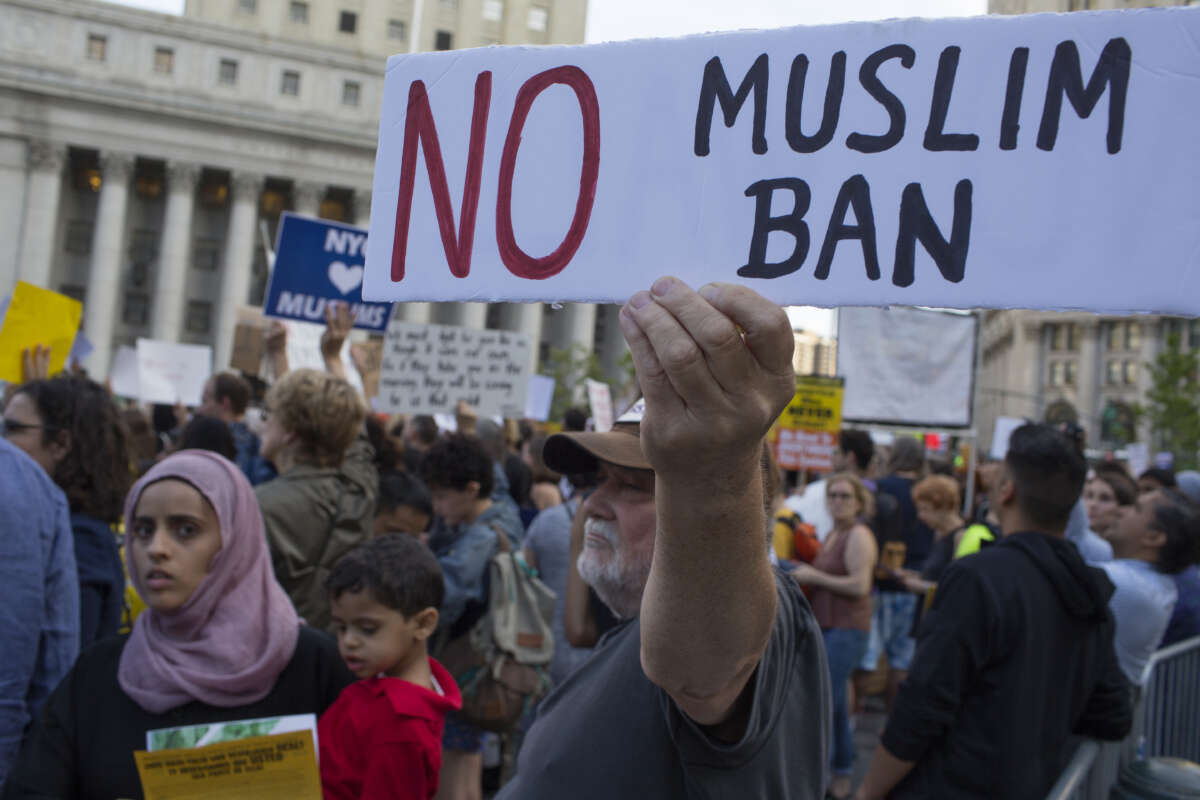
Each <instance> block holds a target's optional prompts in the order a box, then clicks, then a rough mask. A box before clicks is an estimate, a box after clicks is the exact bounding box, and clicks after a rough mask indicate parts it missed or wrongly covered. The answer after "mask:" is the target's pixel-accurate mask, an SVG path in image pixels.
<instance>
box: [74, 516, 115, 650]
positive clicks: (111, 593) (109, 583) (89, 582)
mask: <svg viewBox="0 0 1200 800" xmlns="http://www.w3.org/2000/svg"><path fill="white" fill-rule="evenodd" d="M71 533H72V534H73V535H74V537H75V566H76V568H77V569H78V570H79V649H80V650H81V651H82V650H86V649H88V648H89V647H91V646H92V643H93V642H95V641H98V640H100V639H104V638H106V637H109V636H115V635H116V634H117V629H118V628H120V627H121V608H122V604H123V602H124V599H125V568H124V567H123V566H122V565H121V552H120V549H119V548H118V547H117V537H116V536H115V535H114V534H113V532H112V528H110V527H109V526H108V524H107V523H106V522H104V521H103V520H98V519H96V518H95V517H89V516H88V515H87V514H80V513H75V514H72V515H71Z"/></svg>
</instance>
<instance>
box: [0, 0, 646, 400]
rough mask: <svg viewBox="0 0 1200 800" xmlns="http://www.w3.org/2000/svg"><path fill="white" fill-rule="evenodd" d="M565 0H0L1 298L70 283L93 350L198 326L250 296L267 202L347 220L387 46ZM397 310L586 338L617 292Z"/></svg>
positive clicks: (357, 195) (528, 32)
mask: <svg viewBox="0 0 1200 800" xmlns="http://www.w3.org/2000/svg"><path fill="white" fill-rule="evenodd" d="M585 12H586V0H482V2H481V1H480V0H188V2H187V6H186V10H185V14H184V15H183V16H175V15H167V14H158V13H153V12H148V11H141V10H136V9H132V8H128V7H124V6H117V5H112V4H109V3H104V2H97V1H96V0H0V20H3V22H2V23H0V185H3V187H4V191H3V192H2V193H0V238H2V239H3V241H6V242H9V243H10V246H9V247H5V248H2V249H0V296H3V295H5V294H7V293H8V291H9V290H10V288H11V287H12V285H13V283H14V282H15V281H16V280H17V279H22V280H26V281H29V282H31V283H34V284H37V285H40V286H45V287H48V288H51V289H54V290H56V291H60V292H63V293H65V294H69V295H72V296H74V297H77V298H79V299H81V300H83V301H84V308H85V312H84V329H85V333H86V335H87V336H88V338H89V340H90V341H91V342H92V343H93V344H94V345H95V348H96V349H95V351H94V352H93V353H92V355H91V356H90V357H89V358H88V359H87V361H86V365H87V367H88V368H89V370H90V371H91V373H92V374H93V375H98V376H103V375H105V374H106V373H107V372H108V369H109V367H110V361H111V357H112V353H113V352H115V350H116V348H117V346H119V345H121V344H132V343H133V342H134V341H135V340H136V339H137V338H138V337H150V338H154V339H162V340H167V341H182V342H190V343H203V344H212V345H214V347H215V365H214V366H215V367H217V368H221V367H223V366H224V365H225V364H227V363H228V359H229V354H230V349H231V345H232V336H233V332H234V328H235V321H236V318H237V312H238V309H239V307H241V306H244V305H247V304H249V305H255V304H258V303H261V301H262V296H263V292H264V289H265V284H266V277H267V263H266V258H265V256H264V248H263V247H262V243H263V238H264V237H266V238H267V239H270V238H271V237H273V232H274V229H275V226H276V224H277V222H278V219H279V215H280V213H281V212H282V211H284V210H292V211H296V212H298V213H301V214H307V215H311V216H321V217H325V218H328V219H334V220H340V221H345V222H350V223H353V224H358V225H364V226H365V225H366V224H367V220H368V218H369V211H370V203H371V185H372V175H373V171H374V165H375V144H376V137H377V135H378V125H379V106H380V102H381V97H382V91H383V80H384V65H385V58H386V56H387V55H389V54H392V53H395V52H406V51H408V50H409V48H410V47H411V46H412V45H413V43H414V42H413V39H414V37H413V32H414V30H415V31H416V32H417V34H418V35H417V36H416V37H415V38H416V42H415V45H416V47H418V48H419V49H439V48H440V49H448V48H451V47H468V46H470V47H474V46H480V45H487V44H493V43H504V44H527V43H543V42H553V43H565V44H573V43H579V42H581V41H582V39H583V26H584V18H585ZM397 316H398V318H400V319H406V320H408V321H423V322H429V321H432V322H444V323H450V324H459V325H468V326H473V327H480V328H482V327H485V326H488V327H496V328H505V329H509V330H519V331H522V332H525V333H528V334H530V335H531V336H532V337H533V339H534V341H535V343H541V345H542V347H541V351H542V352H545V351H546V350H547V349H548V347H549V345H550V344H551V343H553V344H554V345H555V346H558V347H564V346H566V345H569V344H579V345H582V346H584V347H585V348H586V349H588V350H592V349H593V348H595V350H596V352H597V353H598V355H599V356H600V359H601V362H602V363H603V364H605V365H606V366H608V367H609V368H610V369H611V371H612V372H613V373H614V374H615V373H616V372H617V363H618V361H619V359H620V356H621V354H622V352H623V347H624V344H623V342H622V340H621V337H620V332H619V330H618V327H617V321H616V308H614V307H610V306H596V305H591V304H569V305H567V306H564V307H561V308H560V307H551V306H543V305H542V304H493V305H491V306H487V305H484V304H445V305H439V304H434V305H430V304H404V305H402V306H401V307H400V308H398V309H397Z"/></svg>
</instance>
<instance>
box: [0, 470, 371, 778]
mask: <svg viewBox="0 0 1200 800" xmlns="http://www.w3.org/2000/svg"><path fill="white" fill-rule="evenodd" d="M125 531H126V537H127V540H126V548H125V558H126V563H127V566H128V569H129V576H130V579H131V580H132V581H133V585H134V587H135V588H136V589H137V591H138V594H139V595H141V597H142V599H143V600H144V601H145V602H146V606H147V610H146V611H145V612H144V613H142V614H141V615H140V616H139V617H138V619H137V622H136V623H135V624H134V628H133V632H132V633H131V634H130V635H129V636H128V637H118V638H112V639H106V640H102V641H100V642H98V643H97V644H96V645H95V646H93V647H92V648H90V649H88V650H86V651H85V652H84V653H83V655H81V656H80V658H79V660H78V661H77V662H76V664H75V667H74V668H73V669H72V670H71V672H70V673H69V674H68V675H67V677H66V678H64V679H63V682H62V683H61V684H60V685H59V687H58V688H57V689H56V690H55V691H54V693H53V694H52V695H51V696H50V699H49V700H48V701H47V702H46V705H45V710H44V712H43V714H42V717H41V718H40V719H39V720H38V721H37V723H36V724H35V725H34V726H33V728H32V730H31V731H30V733H29V734H28V735H27V737H26V741H25V746H24V748H23V750H22V753H21V756H20V758H19V759H18V760H17V765H16V767H15V768H14V770H13V771H12V773H11V774H10V775H9V779H8V782H7V784H6V785H5V788H4V798H5V800H8V799H9V798H23V797H38V798H44V797H55V798H64V800H73V799H74V798H79V800H90V799H91V798H96V800H101V798H103V800H112V798H117V797H120V798H141V797H142V796H143V795H142V789H141V782H140V781H139V779H138V774H137V767H136V764H135V762H134V758H133V752H134V751H135V750H144V749H146V739H147V736H146V734H147V732H148V731H153V730H156V729H160V728H174V727H178V726H183V725H199V724H203V723H215V722H226V721H233V720H244V719H255V718H260V717H273V716H280V715H287V714H315V715H318V716H319V715H320V714H321V713H322V712H323V711H325V709H326V708H327V707H328V706H329V705H330V704H332V703H333V701H334V700H336V699H337V696H338V694H339V693H340V692H341V690H342V689H343V688H344V687H345V686H347V685H348V684H350V683H351V682H352V681H353V680H354V677H353V676H352V675H351V674H350V673H349V672H348V671H347V669H346V667H345V665H344V664H343V663H342V659H341V658H340V657H339V656H338V651H337V645H336V643H335V641H334V640H333V639H332V638H330V637H328V636H327V635H326V634H324V633H320V632H317V631H315V630H313V629H311V628H308V627H306V626H305V625H303V623H302V622H301V620H300V619H299V618H298V617H297V616H296V612H295V610H294V609H293V608H292V604H291V602H290V601H289V600H288V598H287V595H285V594H284V592H283V589H281V588H280V586H279V584H278V583H276V581H275V576H274V574H273V572H272V571H271V560H270V556H269V554H268V552H267V542H266V537H265V535H264V533H263V523H262V516H261V514H260V513H259V510H258V504H257V502H256V501H255V497H254V491H253V490H252V489H251V488H250V484H249V483H248V482H247V481H246V479H245V477H243V475H242V473H241V471H240V470H238V468H237V467H236V466H235V465H234V464H232V463H231V462H229V461H226V460H225V459H224V458H222V457H220V456H218V455H216V454H215V453H209V452H204V451H199V450H186V451H183V452H181V453H177V454H175V455H173V456H171V457H169V458H167V459H165V460H164V461H162V462H161V463H160V464H158V465H157V466H155V467H154V468H153V469H151V470H150V471H149V472H148V473H147V474H146V476H145V477H144V478H142V479H141V480H140V481H138V482H137V484H135V485H134V487H133V489H132V490H131V491H130V492H129V497H128V498H127V500H126V503H125Z"/></svg>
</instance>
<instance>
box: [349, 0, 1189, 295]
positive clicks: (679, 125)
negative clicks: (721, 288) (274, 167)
mask: <svg viewBox="0 0 1200 800" xmlns="http://www.w3.org/2000/svg"><path fill="white" fill-rule="evenodd" d="M1197 41H1200V9H1189V8H1169V9H1147V10H1132V11H1106V12H1094V13H1076V14H1040V15H1023V16H986V17H975V18H969V19H947V20H891V21H888V22H870V23H853V24H845V25H831V26H820V27H796V28H784V29H778V30H768V31H744V32H737V33H722V34H711V35H704V36H692V37H686V38H681V39H657V40H641V41H632V42H616V43H607V44H598V45H587V46H579V47H488V48H481V49H474V50H455V51H453V52H449V53H414V54H411V55H398V56H393V57H392V58H391V59H390V60H389V61H388V68H387V80H386V84H385V87H384V101H383V108H382V114H381V120H380V128H379V130H380V137H379V148H378V155H377V161H376V168H375V183H374V191H373V195H372V196H373V198H374V200H373V203H372V216H371V228H370V236H369V237H368V241H367V261H366V265H367V272H366V278H365V283H364V290H363V294H364V297H366V298H368V299H370V300H402V301H403V300H461V301H486V300H543V301H555V300H581V301H624V300H625V299H627V298H628V297H629V296H630V294H632V293H633V292H634V291H636V290H639V289H644V288H646V287H647V286H648V285H649V283H650V281H651V280H652V279H653V278H654V277H656V276H657V275H660V274H663V273H668V272H671V273H675V274H678V275H680V276H681V277H682V278H684V279H685V280H687V281H689V282H690V283H692V284H693V285H697V284H702V283H705V282H708V281H732V282H738V283H744V284H746V285H749V286H752V287H754V288H755V289H757V290H758V291H760V292H761V293H763V294H764V295H766V296H767V297H769V298H771V299H773V300H775V301H776V302H778V303H780V304H784V305H790V304H807V305H822V306H841V305H889V304H894V305H924V306H936V307H946V308H973V307H1001V308H1003V307H1023V308H1085V309H1090V310H1094V311H1104V312H1124V311H1162V312H1172V313H1185V314H1197V313H1200V269H1198V264H1197V260H1196V255H1195V254H1196V253H1197V252H1200V226H1198V225H1196V224H1195V221H1196V220H1195V210H1194V206H1195V203H1194V200H1195V198H1196V197H1197V196H1198V195H1200V159H1198V158H1195V157H1193V156H1192V154H1191V151H1190V149H1189V145H1188V138H1187V137H1188V132H1189V131H1194V130H1197V129H1200V103H1193V102H1185V101H1184V100H1182V99H1181V98H1189V97H1192V96H1193V95H1194V89H1195V87H1194V83H1195V75H1196V42H1197Z"/></svg>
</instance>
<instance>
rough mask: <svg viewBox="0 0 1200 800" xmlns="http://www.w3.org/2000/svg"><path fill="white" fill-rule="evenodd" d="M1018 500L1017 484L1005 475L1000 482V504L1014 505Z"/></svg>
mask: <svg viewBox="0 0 1200 800" xmlns="http://www.w3.org/2000/svg"><path fill="white" fill-rule="evenodd" d="M1016 500H1017V484H1016V483H1015V482H1014V481H1013V479H1012V478H1011V477H1009V476H1007V475H1006V476H1004V480H1003V481H1001V483H1000V504H1001V505H1004V506H1007V505H1012V504H1013V503H1015V502H1016Z"/></svg>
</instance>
